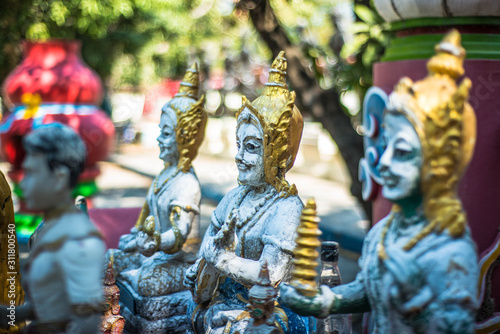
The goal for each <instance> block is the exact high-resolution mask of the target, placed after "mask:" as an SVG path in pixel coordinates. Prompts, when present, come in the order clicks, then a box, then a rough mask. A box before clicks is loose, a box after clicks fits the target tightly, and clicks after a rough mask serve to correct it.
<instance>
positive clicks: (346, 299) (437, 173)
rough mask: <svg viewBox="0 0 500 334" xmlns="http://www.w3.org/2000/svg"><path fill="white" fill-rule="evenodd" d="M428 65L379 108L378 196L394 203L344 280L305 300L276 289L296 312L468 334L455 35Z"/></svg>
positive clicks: (463, 111) (468, 116) (466, 111)
mask: <svg viewBox="0 0 500 334" xmlns="http://www.w3.org/2000/svg"><path fill="white" fill-rule="evenodd" d="M436 52H437V54H436V55H435V56H434V57H433V58H432V59H430V61H429V62H428V63H427V68H428V71H429V75H428V76H427V77H426V78H425V79H423V80H421V81H417V82H412V81H411V80H410V79H408V78H403V79H401V80H400V82H399V83H398V84H397V85H396V87H395V88H394V91H393V93H392V94H391V95H390V98H389V103H388V106H387V109H386V111H385V115H384V119H383V124H384V134H383V137H384V141H385V145H384V146H385V149H384V153H383V155H382V156H381V159H380V162H379V169H380V175H381V177H382V180H383V188H382V194H383V195H384V196H385V197H386V198H387V199H388V200H390V201H391V202H392V203H393V204H394V206H393V209H392V212H391V213H390V214H389V215H388V216H387V217H385V218H384V219H382V220H381V221H380V222H379V223H377V224H376V225H375V226H374V227H373V228H372V229H371V230H370V231H369V233H368V235H367V236H366V238H365V241H364V244H363V249H362V256H361V258H360V260H359V265H360V267H361V270H360V272H359V273H358V276H357V278H356V280H355V281H354V282H352V283H349V284H346V285H341V286H337V287H334V288H332V289H329V288H328V287H326V286H321V287H320V291H319V292H318V293H317V294H316V295H314V296H312V297H307V296H303V295H302V294H300V293H299V290H298V289H296V288H294V287H292V286H282V287H281V298H282V299H283V300H284V302H285V304H286V305H288V306H289V307H291V308H292V309H293V310H295V311H296V312H297V313H300V314H304V315H314V316H316V317H326V316H327V315H329V314H332V313H352V312H366V311H370V310H371V311H372V316H373V322H374V325H373V326H374V328H373V329H372V330H373V333H456V334H458V333H461V334H466V333H474V331H475V330H474V318H475V312H476V309H477V306H478V305H477V279H478V266H477V256H476V248H475V245H474V243H473V241H472V240H471V237H470V232H469V229H468V227H467V220H466V216H465V213H464V212H463V210H462V204H461V202H460V200H459V199H458V197H457V186H458V182H459V180H460V178H461V176H462V174H463V173H464V170H465V168H466V166H467V164H468V162H469V160H470V158H471V156H472V152H473V146H474V141H475V115H474V111H473V110H472V108H471V106H470V105H469V104H468V103H467V98H468V94H469V89H470V86H471V83H470V80H469V79H468V78H464V79H462V81H461V82H460V83H459V84H458V85H457V80H458V79H459V78H460V77H461V76H462V75H463V73H464V70H463V66H462V64H463V59H464V57H465V51H464V49H463V48H462V47H461V45H460V34H459V33H458V32H457V31H452V32H450V33H449V34H448V35H447V36H446V37H445V38H444V39H443V41H442V42H441V43H440V44H438V45H437V46H436Z"/></svg>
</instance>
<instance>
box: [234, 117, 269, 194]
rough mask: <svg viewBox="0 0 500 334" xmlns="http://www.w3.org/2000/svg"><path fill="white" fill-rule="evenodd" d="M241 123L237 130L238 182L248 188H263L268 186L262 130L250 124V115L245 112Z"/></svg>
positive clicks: (236, 158)
mask: <svg viewBox="0 0 500 334" xmlns="http://www.w3.org/2000/svg"><path fill="white" fill-rule="evenodd" d="M241 117H244V118H245V120H243V121H242V122H241V124H240V125H239V127H238V129H237V130H236V145H237V147H238V153H237V154H236V157H235V160H236V165H237V167H238V180H239V181H240V182H241V183H242V184H244V185H247V186H252V187H262V186H264V185H265V184H266V181H265V176H264V159H263V156H264V145H263V139H262V137H263V136H262V129H261V128H260V126H256V125H255V124H254V123H255V122H253V123H252V122H250V117H251V116H250V113H249V112H247V111H243V112H242V114H241V115H240V118H241Z"/></svg>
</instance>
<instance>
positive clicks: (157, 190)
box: [153, 164, 180, 195]
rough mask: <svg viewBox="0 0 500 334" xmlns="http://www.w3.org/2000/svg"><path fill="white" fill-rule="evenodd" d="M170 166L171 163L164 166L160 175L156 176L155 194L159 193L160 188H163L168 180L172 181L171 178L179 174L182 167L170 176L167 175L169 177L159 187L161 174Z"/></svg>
mask: <svg viewBox="0 0 500 334" xmlns="http://www.w3.org/2000/svg"><path fill="white" fill-rule="evenodd" d="M168 167H170V164H168V165H165V167H163V169H162V171H161V172H160V174H158V176H156V178H155V181H154V183H153V192H154V194H155V195H158V193H159V192H160V190H162V189H163V187H164V186H165V185H166V184H167V182H168V181H170V179H173V178H174V177H175V176H176V175H177V174H179V171H180V169H177V170H176V171H175V172H174V173H173V174H172V175H170V176H169V177H167V179H166V180H165V181H163V183H162V184H161V186H160V187H159V188H158V180H159V179H160V176H161V175H162V174H163V173H164V172H165V171H166V170H167V168H168Z"/></svg>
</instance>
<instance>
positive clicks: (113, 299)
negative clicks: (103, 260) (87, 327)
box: [100, 261, 125, 334]
mask: <svg viewBox="0 0 500 334" xmlns="http://www.w3.org/2000/svg"><path fill="white" fill-rule="evenodd" d="M104 299H105V309H104V315H103V317H102V319H101V328H100V330H101V333H103V334H122V333H123V329H124V328H125V319H124V318H123V317H122V316H121V315H120V304H119V301H120V289H119V288H118V286H117V285H116V281H115V275H114V273H113V266H112V261H110V262H109V263H108V269H106V273H105V275H104Z"/></svg>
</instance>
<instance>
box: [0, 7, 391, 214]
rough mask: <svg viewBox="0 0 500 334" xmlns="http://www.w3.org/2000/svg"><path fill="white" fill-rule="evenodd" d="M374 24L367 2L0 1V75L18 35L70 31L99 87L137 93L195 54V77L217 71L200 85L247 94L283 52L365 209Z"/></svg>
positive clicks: (382, 30)
mask: <svg viewBox="0 0 500 334" xmlns="http://www.w3.org/2000/svg"><path fill="white" fill-rule="evenodd" d="M382 22H383V20H382V19H381V18H380V17H379V16H378V15H377V14H376V12H375V11H374V10H373V6H372V5H371V4H370V0H355V1H353V0H334V1H331V0H64V1H63V0H22V1H19V0H3V1H2V2H1V3H0V29H2V33H1V34H0V50H1V51H0V82H3V80H4V79H5V78H6V76H7V75H8V73H9V72H10V71H12V69H13V68H14V67H15V66H16V65H17V64H18V63H19V62H20V58H21V47H20V44H21V41H22V40H24V39H28V40H45V39H50V38H64V39H80V40H82V42H83V43H82V44H83V47H82V55H83V58H84V60H85V61H86V62H87V63H88V64H89V65H90V67H92V68H93V69H95V70H96V71H97V72H98V74H99V75H100V76H101V77H102V78H103V80H104V82H105V85H106V87H107V89H108V90H112V91H118V90H120V91H123V90H127V91H131V90H132V91H145V90H147V89H148V88H150V87H151V86H153V85H155V84H158V83H159V82H161V81H163V80H165V79H166V78H168V79H177V78H179V77H181V76H182V75H183V73H184V71H185V69H186V68H187V67H188V65H189V64H190V63H192V62H194V61H198V62H199V64H200V69H201V72H202V76H204V78H205V79H207V77H208V78H213V77H214V75H213V74H214V73H219V74H220V73H222V74H220V75H219V76H220V77H222V78H223V80H222V81H224V83H223V84H220V85H217V84H214V83H213V82H214V80H211V81H210V83H207V82H208V81H209V80H205V81H204V82H205V89H207V90H208V89H211V90H214V89H215V90H219V91H220V92H222V93H228V94H229V93H230V92H234V91H238V92H240V93H242V94H245V95H246V96H247V97H248V98H250V99H253V98H255V97H256V96H257V94H259V92H260V89H262V83H263V82H265V79H266V78H267V72H266V68H268V66H269V64H270V62H271V60H272V57H274V56H276V55H277V54H278V53H279V51H281V50H284V51H285V53H286V57H287V59H288V78H289V84H290V87H291V88H292V89H294V90H295V91H296V93H297V104H298V106H299V108H300V110H301V111H302V113H303V114H304V116H305V117H306V119H310V120H314V121H317V122H320V123H321V124H322V125H323V127H324V128H325V129H326V130H327V131H328V132H329V133H330V135H331V137H332V138H333V140H334V141H335V142H336V144H337V146H338V148H339V152H340V154H341V156H342V158H343V159H344V161H345V163H346V166H347V169H348V171H349V175H350V176H351V178H352V186H351V192H352V194H353V195H354V196H355V197H357V198H358V199H359V201H360V204H361V205H362V206H363V208H364V210H365V212H366V213H367V216H368V217H370V212H371V211H370V210H371V208H370V204H369V203H365V202H364V201H363V200H362V199H361V185H360V183H359V182H358V181H357V173H358V172H357V169H358V162H359V159H360V158H361V157H362V155H363V153H364V152H363V142H362V137H361V136H360V133H361V132H362V129H361V126H360V122H361V120H360V113H359V111H360V104H361V101H362V99H363V96H364V93H365V92H366V90H367V89H368V88H369V87H370V85H371V65H372V64H373V62H375V61H377V60H378V59H379V58H380V57H381V55H382V54H383V51H384V48H385V46H386V45H387V44H388V41H389V37H390V34H389V33H388V32H387V27H386V26H385V25H384V24H383V23H382ZM256 78H258V79H256Z"/></svg>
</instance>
